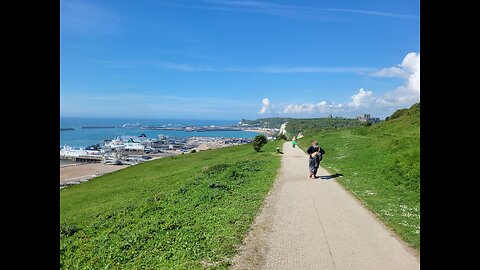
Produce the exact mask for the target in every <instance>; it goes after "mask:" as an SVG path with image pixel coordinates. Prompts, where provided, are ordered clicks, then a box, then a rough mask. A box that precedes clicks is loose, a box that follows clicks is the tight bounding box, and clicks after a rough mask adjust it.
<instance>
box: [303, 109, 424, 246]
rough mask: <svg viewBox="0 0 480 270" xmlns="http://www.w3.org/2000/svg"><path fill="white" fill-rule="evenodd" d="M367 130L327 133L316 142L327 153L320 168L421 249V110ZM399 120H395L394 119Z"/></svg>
mask: <svg viewBox="0 0 480 270" xmlns="http://www.w3.org/2000/svg"><path fill="white" fill-rule="evenodd" d="M394 115H395V117H391V118H392V119H390V120H389V121H383V122H381V123H379V124H375V125H372V126H370V127H356V128H352V129H345V130H339V131H328V132H327V131H325V132H320V133H318V132H317V133H312V134H309V135H306V136H305V137H304V138H302V139H300V140H299V145H300V147H301V148H302V149H306V148H307V147H308V146H309V145H310V142H311V141H312V140H314V139H316V140H318V141H319V144H320V146H322V147H323V148H324V149H325V150H326V154H325V156H324V159H323V161H322V166H324V167H326V168H328V169H329V171H330V172H331V173H332V174H335V173H340V174H343V177H341V178H337V179H338V182H340V183H341V184H342V185H343V186H345V187H346V188H347V189H348V190H350V191H351V192H352V193H353V194H355V195H356V196H357V197H358V198H359V199H360V200H362V201H363V202H364V203H365V205H366V206H367V207H368V208H369V209H370V210H372V211H373V212H374V213H376V214H377V215H378V216H379V218H380V219H381V220H382V221H384V223H385V224H387V225H388V226H389V227H390V228H392V229H393V230H394V231H395V232H396V233H397V234H398V235H400V237H402V238H403V239H404V240H405V241H406V242H407V243H409V244H410V245H411V246H413V247H415V248H417V249H419V247H420V235H419V230H420V110H419V105H418V106H417V105H414V106H412V107H411V108H410V109H408V110H403V111H401V113H397V114H393V115H392V116H394ZM397 116H398V117H397Z"/></svg>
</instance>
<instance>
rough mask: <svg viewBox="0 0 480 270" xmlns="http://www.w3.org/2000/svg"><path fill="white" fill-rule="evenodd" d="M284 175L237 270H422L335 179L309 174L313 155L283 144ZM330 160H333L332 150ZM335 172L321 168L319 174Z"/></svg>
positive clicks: (253, 230)
mask: <svg viewBox="0 0 480 270" xmlns="http://www.w3.org/2000/svg"><path fill="white" fill-rule="evenodd" d="M283 152H284V155H283V157H282V167H281V172H280V174H279V175H280V176H279V178H278V179H277V180H276V182H275V185H274V187H273V188H272V190H271V191H270V194H269V195H268V196H267V198H266V201H265V203H264V207H263V208H262V210H261V212H260V214H259V215H258V216H257V218H256V220H255V222H254V224H253V225H252V227H251V229H250V231H249V234H248V235H247V237H246V238H245V240H244V245H243V246H242V247H241V248H240V252H239V254H238V255H237V256H236V257H235V258H234V260H233V267H232V269H277V270H278V269H335V270H338V269H356V270H359V269H368V270H375V269H382V270H387V269H419V268H420V262H419V260H420V259H419V256H418V253H417V252H416V251H415V250H413V249H410V248H408V247H407V246H406V245H405V244H404V243H403V242H402V241H401V240H399V239H398V238H397V237H396V236H395V234H393V233H392V232H391V231H390V230H389V229H387V228H386V227H385V226H384V225H383V224H382V223H381V222H380V221H379V220H378V219H377V218H376V217H375V216H374V215H373V214H372V213H370V212H369V211H368V210H366V209H365V208H364V207H363V206H362V204H361V203H360V202H359V201H358V200H357V199H356V198H354V197H353V196H352V195H351V194H350V193H349V192H347V191H346V190H345V189H344V188H343V187H342V186H341V185H340V184H338V183H337V182H336V181H335V178H330V179H311V178H308V157H307V155H306V154H305V153H304V152H303V151H302V150H301V149H299V148H292V146H291V143H290V142H286V143H285V144H284V146H283ZM325 158H328V153H327V154H326V156H325ZM329 175H331V174H330V173H329V172H327V171H326V170H325V169H323V168H319V171H318V174H317V176H324V178H328V177H325V176H329Z"/></svg>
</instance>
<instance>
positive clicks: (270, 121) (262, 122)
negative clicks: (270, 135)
mask: <svg viewBox="0 0 480 270" xmlns="http://www.w3.org/2000/svg"><path fill="white" fill-rule="evenodd" d="M291 119H292V118H288V117H270V118H258V119H257V120H247V119H242V120H241V121H240V125H249V126H252V127H261V128H280V126H281V125H282V124H283V123H286V122H288V121H289V120H291Z"/></svg>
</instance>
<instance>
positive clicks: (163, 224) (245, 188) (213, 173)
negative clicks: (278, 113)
mask: <svg viewBox="0 0 480 270" xmlns="http://www.w3.org/2000/svg"><path fill="white" fill-rule="evenodd" d="M282 142H283V141H272V142H269V143H267V144H266V145H265V146H264V147H263V148H262V152H260V153H255V152H254V150H253V147H252V145H251V144H248V145H242V146H233V147H227V148H222V149H217V150H208V151H201V152H198V153H194V154H188V155H180V156H177V157H173V158H165V159H159V160H154V161H150V162H147V163H143V164H139V165H136V166H133V167H129V168H126V169H124V170H121V171H117V172H114V173H111V174H108V175H104V176H101V177H98V178H96V179H93V180H91V181H89V182H86V183H82V184H81V185H77V186H71V187H68V188H66V189H63V190H61V191H60V200H61V205H60V211H61V212H60V214H61V232H60V235H61V238H60V254H61V265H62V268H66V269H92V268H94V269H117V268H118V269H205V268H209V269H225V268H226V267H227V266H228V265H229V262H230V259H231V258H232V257H233V255H234V253H235V247H236V245H238V244H239V243H240V242H241V240H242V238H243V236H244V235H245V233H246V231H247V229H248V227H249V226H250V224H251V222H252V221H253V219H254V217H255V216H256V214H257V211H258V209H259V208H260V206H261V204H262V202H263V199H264V196H265V195H266V193H267V192H268V190H269V189H270V187H271V185H272V183H273V181H274V179H275V177H276V175H277V170H278V168H279V167H280V156H279V155H278V154H275V153H274V152H275V148H276V147H280V148H281V143H282Z"/></svg>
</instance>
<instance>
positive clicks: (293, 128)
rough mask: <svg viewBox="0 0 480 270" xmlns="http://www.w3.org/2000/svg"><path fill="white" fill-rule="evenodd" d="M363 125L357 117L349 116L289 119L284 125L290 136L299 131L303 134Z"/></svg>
mask: <svg viewBox="0 0 480 270" xmlns="http://www.w3.org/2000/svg"><path fill="white" fill-rule="evenodd" d="M363 125H365V123H364V122H360V121H359V120H357V119H351V118H341V117H335V118H307V119H290V121H288V124H287V126H286V130H287V133H288V135H289V138H290V137H293V136H296V135H297V134H298V133H299V132H302V133H303V134H304V135H305V134H309V133H312V132H318V131H325V130H333V129H338V128H346V127H357V126H363Z"/></svg>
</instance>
